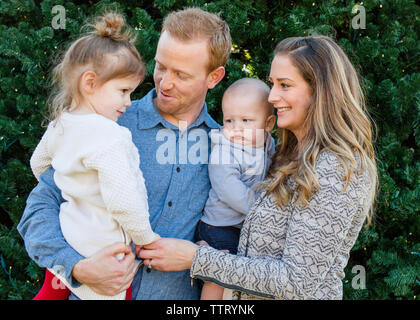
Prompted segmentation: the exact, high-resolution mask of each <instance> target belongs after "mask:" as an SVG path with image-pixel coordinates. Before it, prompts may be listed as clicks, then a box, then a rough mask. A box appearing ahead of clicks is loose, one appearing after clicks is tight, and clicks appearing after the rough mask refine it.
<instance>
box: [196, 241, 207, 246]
mask: <svg viewBox="0 0 420 320" xmlns="http://www.w3.org/2000/svg"><path fill="white" fill-rule="evenodd" d="M195 244H196V245H197V246H210V245H209V244H208V243H207V242H206V241H204V240H200V241H197V242H196V243H195Z"/></svg>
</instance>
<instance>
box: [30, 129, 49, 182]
mask: <svg viewBox="0 0 420 320" xmlns="http://www.w3.org/2000/svg"><path fill="white" fill-rule="evenodd" d="M47 135H48V131H46V132H45V133H44V135H43V136H42V138H41V141H40V142H39V143H38V145H37V146H36V148H35V150H34V153H33V154H32V156H31V159H30V162H29V163H30V165H31V169H32V172H33V174H34V176H35V178H36V179H37V180H38V181H39V177H40V176H41V174H42V173H43V172H44V171H45V170H47V169H48V168H49V167H51V161H52V159H51V156H50V154H49V152H48V138H47Z"/></svg>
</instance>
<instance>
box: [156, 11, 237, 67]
mask: <svg viewBox="0 0 420 320" xmlns="http://www.w3.org/2000/svg"><path fill="white" fill-rule="evenodd" d="M164 31H167V32H168V33H169V34H170V35H171V36H172V37H175V38H177V39H179V40H182V41H190V40H198V39H199V40H201V39H207V40H208V48H209V56H210V59H209V64H208V70H209V72H211V71H213V70H214V69H216V68H218V67H220V66H223V67H224V66H225V65H226V63H227V61H228V59H229V55H230V50H231V47H232V39H231V36H230V29H229V26H228V24H227V23H226V22H225V21H224V20H223V19H221V18H220V16H219V15H217V14H214V13H210V12H207V11H204V10H202V9H200V8H187V9H184V10H179V11H175V12H171V13H170V14H169V15H168V16H167V17H166V18H165V20H164V21H163V25H162V31H161V33H163V32H164Z"/></svg>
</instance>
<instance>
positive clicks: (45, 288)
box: [32, 269, 132, 300]
mask: <svg viewBox="0 0 420 320" xmlns="http://www.w3.org/2000/svg"><path fill="white" fill-rule="evenodd" d="M53 281H54V282H55V283H56V284H57V285H56V287H58V288H57V289H56V288H54V287H53V286H52V283H53ZM61 287H64V285H63V284H62V283H61V281H60V280H59V279H58V278H56V277H55V276H54V275H53V274H52V273H51V272H49V271H48V269H47V270H46V272H45V280H44V284H43V285H42V288H41V290H40V291H39V292H38V294H37V295H36V296H35V298H33V299H32V300H67V299H68V297H69V295H70V290H69V289H68V288H67V287H64V289H62V288H61ZM131 294H132V286H130V287H129V288H128V289H127V291H126V295H125V300H131Z"/></svg>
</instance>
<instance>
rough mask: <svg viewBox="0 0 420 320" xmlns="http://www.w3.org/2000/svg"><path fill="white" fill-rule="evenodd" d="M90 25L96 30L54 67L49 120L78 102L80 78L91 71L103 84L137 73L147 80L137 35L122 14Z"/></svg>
mask: <svg viewBox="0 0 420 320" xmlns="http://www.w3.org/2000/svg"><path fill="white" fill-rule="evenodd" d="M86 27H88V28H91V29H92V30H91V31H90V32H88V33H86V34H84V35H82V36H80V37H79V38H78V39H77V40H75V41H74V42H73V43H72V44H71V45H70V47H69V48H68V49H67V50H66V51H65V52H64V54H63V56H62V57H61V59H60V62H59V63H58V64H57V65H56V66H55V67H54V69H53V72H52V85H53V93H52V94H51V96H50V97H49V103H48V106H49V110H48V111H49V112H48V121H53V120H55V119H57V118H58V117H59V116H60V115H61V113H62V112H63V111H66V110H69V108H70V106H71V105H73V106H77V105H78V103H79V102H80V99H81V95H80V92H79V89H78V86H79V79H80V77H81V76H82V75H83V73H84V72H86V71H88V70H91V71H94V72H95V73H96V75H97V76H98V84H99V85H101V84H104V83H105V82H107V81H109V80H111V79H116V78H124V77H128V76H133V77H137V78H139V79H140V81H143V79H144V77H145V73H146V71H145V66H144V63H143V61H142V58H141V56H140V54H139V52H138V51H137V49H136V47H135V46H134V42H135V37H134V36H133V34H132V31H131V30H130V28H129V27H128V25H127V24H126V23H125V20H124V17H123V16H122V15H121V14H119V13H115V12H109V13H105V14H104V15H102V16H99V17H96V18H94V21H93V22H92V23H87V24H86Z"/></svg>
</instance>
